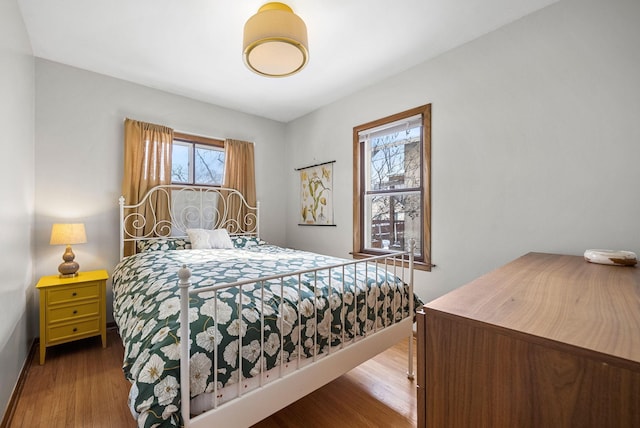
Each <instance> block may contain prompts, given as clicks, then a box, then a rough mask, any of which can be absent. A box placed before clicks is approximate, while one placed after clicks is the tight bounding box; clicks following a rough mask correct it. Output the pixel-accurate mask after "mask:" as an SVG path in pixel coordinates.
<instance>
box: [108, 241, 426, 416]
mask: <svg viewBox="0 0 640 428" xmlns="http://www.w3.org/2000/svg"><path fill="white" fill-rule="evenodd" d="M345 261H346V260H343V259H337V258H333V257H329V256H322V255H318V254H314V253H308V252H303V251H296V250H291V249H285V248H280V247H276V246H272V245H257V246H253V247H247V248H244V249H223V250H220V249H217V250H169V251H150V252H143V253H140V254H136V255H133V256H129V257H126V258H125V259H123V260H122V261H121V262H120V263H119V264H118V265H117V266H116V269H115V272H114V274H113V294H114V316H115V320H116V323H117V324H118V327H119V330H120V335H121V337H122V340H123V344H124V348H125V349H124V363H123V370H124V373H125V376H126V377H127V379H128V380H129V381H130V382H131V383H132V389H131V393H130V407H131V410H132V412H133V413H134V414H135V415H136V417H137V420H138V426H139V427H155V426H181V425H182V420H181V417H180V394H179V389H180V385H179V378H180V377H179V373H180V369H179V364H180V361H179V359H180V356H179V318H178V316H179V314H178V313H179V308H180V304H179V289H178V285H177V283H178V277H177V272H178V269H179V268H180V267H181V266H182V265H183V264H186V265H187V266H188V267H189V268H190V269H191V271H192V276H191V283H192V284H193V285H194V287H196V288H197V287H204V286H209V285H213V284H222V283H230V282H234V281H239V280H243V279H249V278H258V277H262V276H266V275H273V274H279V273H283V272H293V271H299V270H305V269H310V268H314V267H320V266H328V265H333V264H338V263H342V262H345ZM357 270H358V272H356V275H354V272H353V271H354V269H353V266H348V267H347V268H345V270H344V272H345V274H344V278H343V270H342V269H341V268H340V269H332V270H331V275H329V273H328V272H326V271H322V272H323V273H322V274H318V275H317V278H316V279H315V281H314V277H313V276H312V275H303V276H302V278H301V279H302V280H301V281H300V282H301V283H300V284H298V277H297V276H295V277H288V278H286V279H285V280H284V281H283V285H281V282H280V281H273V282H269V283H267V284H266V286H265V287H264V289H263V290H261V289H260V287H259V286H258V285H256V284H251V285H245V286H243V288H242V290H241V292H240V290H238V289H237V288H232V289H225V290H221V291H218V292H217V293H214V292H205V293H201V294H197V295H194V296H192V297H191V299H190V309H189V323H190V329H191V330H190V334H191V369H190V375H191V396H192V397H194V396H196V395H198V394H201V393H204V392H212V391H213V390H214V372H217V379H215V381H216V382H217V385H218V386H217V387H218V388H221V387H223V386H225V385H230V384H232V383H236V382H238V367H240V366H241V367H242V375H243V376H244V377H246V378H248V377H252V376H256V375H258V374H259V373H260V369H261V367H262V369H263V370H269V369H270V368H273V367H275V366H276V365H277V364H278V363H279V361H280V360H281V359H284V360H285V361H288V360H293V359H294V358H297V356H298V353H302V354H303V356H305V357H309V356H313V355H314V353H322V352H324V351H325V350H326V348H327V347H328V346H339V345H340V343H341V341H342V340H343V337H344V338H345V339H346V340H348V339H351V338H353V336H354V334H362V333H363V332H364V331H371V330H373V329H375V328H376V325H377V326H381V325H389V324H391V323H392V320H399V319H401V318H403V317H406V316H408V307H409V300H408V298H407V294H408V286H407V285H405V284H403V283H402V282H401V281H400V280H399V279H397V278H395V277H394V276H393V275H391V274H389V273H387V272H386V271H384V269H382V268H380V267H378V268H377V269H376V267H375V265H373V264H370V265H369V269H368V270H369V273H368V275H367V276H366V277H365V272H364V268H363V267H360V268H359V269H357ZM329 276H331V278H329ZM365 278H366V280H365ZM214 294H217V296H214ZM240 295H241V297H240ZM240 300H241V301H242V305H241V308H242V309H241V312H242V317H238V302H239V301H240ZM365 302H367V303H368V304H365ZM414 302H415V304H416V306H417V305H418V304H419V303H420V302H419V301H414ZM367 308H368V309H367ZM261 311H262V312H263V316H264V327H263V329H264V352H263V353H262V355H260V341H261V340H262V339H261V337H262V336H261ZM356 313H357V316H356ZM299 318H300V322H298V320H299ZM343 326H344V328H343ZM281 330H282V332H281ZM281 333H282V337H283V340H282V342H283V344H282V352H281V343H280V337H281ZM214 352H217V362H218V367H217V369H214V368H213V367H212V366H213V353H214ZM240 355H241V358H242V363H241V364H238V363H239V356H240Z"/></svg>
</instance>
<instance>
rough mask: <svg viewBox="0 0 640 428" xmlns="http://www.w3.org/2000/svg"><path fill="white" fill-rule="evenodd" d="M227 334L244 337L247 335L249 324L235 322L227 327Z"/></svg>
mask: <svg viewBox="0 0 640 428" xmlns="http://www.w3.org/2000/svg"><path fill="white" fill-rule="evenodd" d="M227 333H229V335H231V336H240V337H244V335H245V334H246V333H247V323H246V322H244V321H240V320H237V319H236V320H233V321H231V323H230V324H229V327H227Z"/></svg>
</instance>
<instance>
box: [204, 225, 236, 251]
mask: <svg viewBox="0 0 640 428" xmlns="http://www.w3.org/2000/svg"><path fill="white" fill-rule="evenodd" d="M207 232H208V233H209V244H211V248H233V242H231V237H230V236H229V232H227V229H215V230H207Z"/></svg>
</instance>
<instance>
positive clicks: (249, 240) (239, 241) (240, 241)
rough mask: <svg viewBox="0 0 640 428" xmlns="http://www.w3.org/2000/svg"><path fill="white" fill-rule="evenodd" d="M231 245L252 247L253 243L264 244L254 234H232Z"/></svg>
mask: <svg viewBox="0 0 640 428" xmlns="http://www.w3.org/2000/svg"><path fill="white" fill-rule="evenodd" d="M231 240H232V241H233V246H234V247H236V248H246V247H253V246H254V245H264V244H266V242H265V241H263V240H262V239H260V238H258V237H256V236H234V237H233V238H231Z"/></svg>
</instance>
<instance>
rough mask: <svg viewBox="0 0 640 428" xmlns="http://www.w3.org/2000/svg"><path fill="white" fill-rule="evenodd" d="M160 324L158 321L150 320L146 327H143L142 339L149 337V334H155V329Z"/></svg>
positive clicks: (146, 322) (147, 321)
mask: <svg viewBox="0 0 640 428" xmlns="http://www.w3.org/2000/svg"><path fill="white" fill-rule="evenodd" d="M157 324H158V321H156V320H153V319H149V320H146V321H145V324H144V327H142V332H141V333H140V338H141V339H144V338H146V337H147V336H149V334H151V333H152V332H153V329H154V328H155V327H156V325H157Z"/></svg>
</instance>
